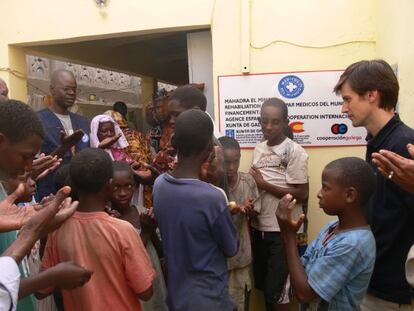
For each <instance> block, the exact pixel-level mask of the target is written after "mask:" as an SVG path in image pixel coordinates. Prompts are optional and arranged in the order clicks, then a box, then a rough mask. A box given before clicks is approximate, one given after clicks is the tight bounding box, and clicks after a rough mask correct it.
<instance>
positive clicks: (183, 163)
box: [153, 110, 237, 311]
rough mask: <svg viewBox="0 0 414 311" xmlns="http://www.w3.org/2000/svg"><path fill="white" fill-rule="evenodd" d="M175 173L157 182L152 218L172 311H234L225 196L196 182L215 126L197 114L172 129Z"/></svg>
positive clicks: (184, 116) (232, 244)
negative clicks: (159, 240)
mask: <svg viewBox="0 0 414 311" xmlns="http://www.w3.org/2000/svg"><path fill="white" fill-rule="evenodd" d="M173 145H174V148H176V150H177V152H178V163H177V167H176V168H175V169H174V171H172V172H171V173H170V174H169V173H165V174H163V175H161V176H160V177H158V178H157V180H156V181H155V185H154V191H153V196H154V213H155V216H156V219H157V221H158V224H159V227H160V230H161V237H162V240H163V247H164V253H165V257H166V260H167V266H168V273H167V275H168V298H167V303H168V307H169V309H170V311H178V310H179V311H194V310H197V311H213V310H214V311H221V310H222V311H232V310H234V309H235V305H234V303H233V302H232V301H231V299H230V296H229V293H228V274H227V262H226V257H230V256H234V255H235V254H236V252H237V238H236V229H235V227H234V225H233V222H232V219H231V216H230V212H229V209H228V207H227V199H226V196H225V194H224V192H223V191H221V190H220V189H218V188H216V187H214V186H212V185H210V184H208V183H205V182H203V181H201V180H200V179H199V173H200V168H201V165H202V163H203V162H204V161H205V160H206V159H207V158H208V156H209V154H210V152H211V151H212V146H213V123H212V121H211V120H210V118H209V117H208V116H207V115H206V114H205V113H204V112H203V111H200V110H188V111H185V112H183V113H181V114H180V116H179V117H178V118H177V122H176V125H175V136H174V139H173Z"/></svg>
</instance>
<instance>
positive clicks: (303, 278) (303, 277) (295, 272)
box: [276, 194, 318, 303]
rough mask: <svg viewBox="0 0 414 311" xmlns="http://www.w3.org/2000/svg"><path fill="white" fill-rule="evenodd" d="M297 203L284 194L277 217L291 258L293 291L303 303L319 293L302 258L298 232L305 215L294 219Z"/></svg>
mask: <svg viewBox="0 0 414 311" xmlns="http://www.w3.org/2000/svg"><path fill="white" fill-rule="evenodd" d="M295 203H296V201H295V200H294V199H293V197H292V196H291V195H289V194H288V195H286V196H284V197H283V198H282V199H281V200H280V202H279V206H278V208H277V211H276V217H277V220H278V222H279V226H280V231H281V235H282V239H283V243H284V245H285V250H286V257H287V258H289V260H288V261H287V262H288V268H289V275H290V282H291V284H292V287H293V292H294V294H295V296H296V297H297V299H298V300H299V302H301V303H303V302H309V301H312V300H314V299H315V298H317V297H318V295H317V294H316V292H315V291H314V290H313V289H312V287H311V286H310V285H309V283H308V276H307V274H306V271H305V269H304V268H303V265H302V262H301V260H300V256H299V252H298V247H297V243H296V233H297V231H298V230H299V228H300V226H301V225H302V223H303V221H304V218H305V215H303V214H302V215H301V217H300V218H299V220H297V221H295V220H292V209H293V206H294V204H295Z"/></svg>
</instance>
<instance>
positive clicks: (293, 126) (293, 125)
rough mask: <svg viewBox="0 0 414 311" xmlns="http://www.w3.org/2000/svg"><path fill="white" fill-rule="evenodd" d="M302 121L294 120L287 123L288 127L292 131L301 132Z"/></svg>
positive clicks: (302, 129)
mask: <svg viewBox="0 0 414 311" xmlns="http://www.w3.org/2000/svg"><path fill="white" fill-rule="evenodd" d="M303 124H304V123H303V122H301V121H296V122H292V123H290V124H289V126H290V128H291V129H292V132H293V133H303V132H304V131H305V129H304V128H303Z"/></svg>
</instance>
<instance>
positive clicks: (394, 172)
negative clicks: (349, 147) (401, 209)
mask: <svg viewBox="0 0 414 311" xmlns="http://www.w3.org/2000/svg"><path fill="white" fill-rule="evenodd" d="M407 150H408V153H409V154H410V156H411V157H412V158H414V145H412V144H408V145H407ZM372 162H373V163H374V164H375V165H376V166H377V167H378V170H379V172H380V173H381V174H382V175H383V176H384V177H386V178H388V179H390V180H392V181H393V182H394V183H396V184H397V185H398V186H400V187H401V188H403V189H404V190H405V191H408V192H411V193H414V160H412V159H407V158H404V157H402V156H400V155H399V154H396V153H395V152H392V151H389V150H380V151H379V152H374V153H373V154H372Z"/></svg>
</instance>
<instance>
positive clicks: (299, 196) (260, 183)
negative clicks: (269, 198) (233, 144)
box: [250, 167, 309, 202]
mask: <svg viewBox="0 0 414 311" xmlns="http://www.w3.org/2000/svg"><path fill="white" fill-rule="evenodd" d="M250 174H251V175H252V176H253V178H254V180H255V181H256V184H257V188H259V190H262V191H266V192H269V193H271V194H273V195H274V196H275V197H277V198H282V197H283V196H285V195H286V194H291V195H293V197H294V198H295V199H296V200H297V201H299V202H304V201H306V199H307V198H308V196H309V183H306V184H288V187H278V186H275V185H272V184H271V183H268V182H267V181H265V180H264V178H263V176H262V174H261V173H260V171H259V170H258V169H256V168H254V167H252V168H251V169H250Z"/></svg>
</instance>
